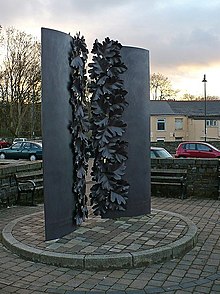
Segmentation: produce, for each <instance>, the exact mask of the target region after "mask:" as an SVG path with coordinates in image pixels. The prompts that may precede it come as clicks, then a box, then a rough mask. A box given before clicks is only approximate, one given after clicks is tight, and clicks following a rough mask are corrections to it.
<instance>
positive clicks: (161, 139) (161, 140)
mask: <svg viewBox="0 0 220 294" xmlns="http://www.w3.org/2000/svg"><path fill="white" fill-rule="evenodd" d="M157 142H165V138H161V137H160V138H157Z"/></svg>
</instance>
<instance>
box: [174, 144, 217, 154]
mask: <svg viewBox="0 0 220 294" xmlns="http://www.w3.org/2000/svg"><path fill="white" fill-rule="evenodd" d="M175 157H176V158H179V157H197V158H220V150H218V149H217V148H215V147H214V146H212V145H211V144H209V143H206V142H183V143H180V144H179V146H178V147H177V149H176V154H175Z"/></svg>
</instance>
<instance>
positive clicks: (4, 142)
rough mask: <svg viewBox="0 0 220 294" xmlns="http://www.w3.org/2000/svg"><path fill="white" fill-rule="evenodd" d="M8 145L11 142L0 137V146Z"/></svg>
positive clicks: (5, 146)
mask: <svg viewBox="0 0 220 294" xmlns="http://www.w3.org/2000/svg"><path fill="white" fill-rule="evenodd" d="M10 145H11V144H10V143H9V142H7V141H6V140H4V139H1V138H0V148H7V147H9V146H10Z"/></svg>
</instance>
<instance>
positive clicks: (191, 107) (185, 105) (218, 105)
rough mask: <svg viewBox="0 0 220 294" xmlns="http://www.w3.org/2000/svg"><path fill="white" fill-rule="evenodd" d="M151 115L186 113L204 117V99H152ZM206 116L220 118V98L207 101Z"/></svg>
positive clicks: (186, 114)
mask: <svg viewBox="0 0 220 294" xmlns="http://www.w3.org/2000/svg"><path fill="white" fill-rule="evenodd" d="M150 109H151V111H150V112H151V115H184V116H188V117H193V118H202V117H204V115H205V102H204V101H165V100H161V101H158V100H150ZM206 116H208V117H212V118H215V119H220V100H207V101H206Z"/></svg>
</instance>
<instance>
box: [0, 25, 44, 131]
mask: <svg viewBox="0 0 220 294" xmlns="http://www.w3.org/2000/svg"><path fill="white" fill-rule="evenodd" d="M4 46H5V48H4V49H5V57H4V60H3V64H2V67H1V70H0V103H1V110H0V112H1V116H4V117H5V118H6V121H5V123H6V127H7V129H8V130H9V131H10V132H11V134H13V135H14V136H19V134H20V133H21V131H22V128H24V125H25V123H26V125H27V121H25V117H26V115H27V112H28V111H30V108H31V105H32V106H34V104H35V103H38V102H39V101H40V97H41V95H40V88H41V86H40V85H41V83H40V82H41V75H40V43H39V42H38V41H36V40H35V39H34V38H33V37H32V36H31V35H27V34H26V33H25V32H21V31H18V30H16V29H15V28H12V27H10V28H7V29H6V31H5V35H4ZM33 121H34V117H32V121H31V122H30V121H29V122H28V124H29V125H30V124H31V125H32V124H33Z"/></svg>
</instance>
